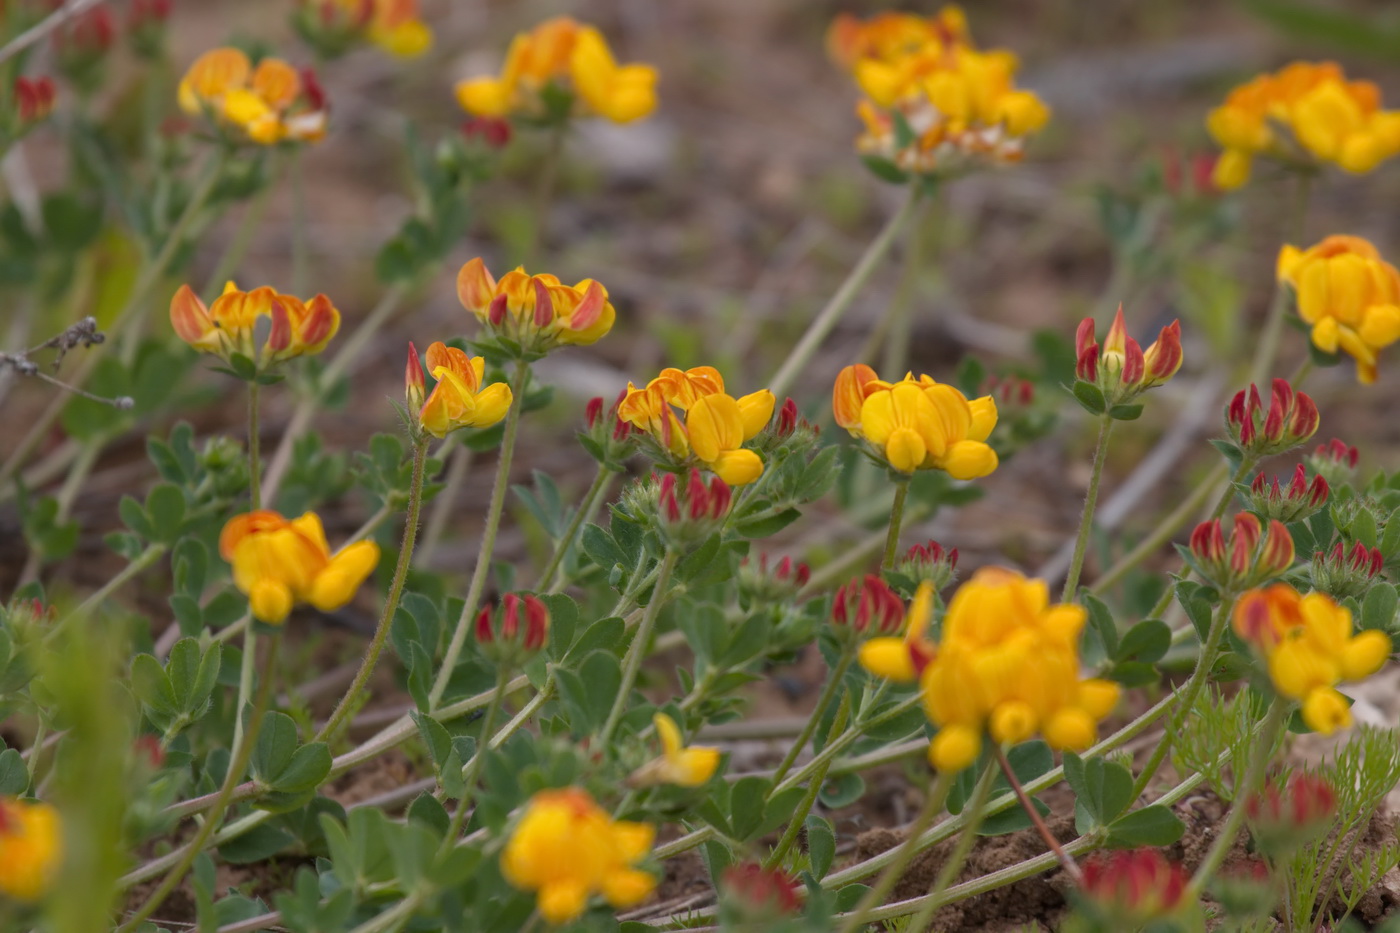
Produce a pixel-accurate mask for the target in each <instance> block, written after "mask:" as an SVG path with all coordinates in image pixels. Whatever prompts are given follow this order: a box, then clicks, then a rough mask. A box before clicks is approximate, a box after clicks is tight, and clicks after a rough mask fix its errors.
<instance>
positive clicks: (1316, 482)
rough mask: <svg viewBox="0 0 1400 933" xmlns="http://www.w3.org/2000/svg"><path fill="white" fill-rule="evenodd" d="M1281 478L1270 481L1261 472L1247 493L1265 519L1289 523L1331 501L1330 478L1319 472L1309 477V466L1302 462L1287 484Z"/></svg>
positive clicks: (1251, 503) (1256, 510)
mask: <svg viewBox="0 0 1400 933" xmlns="http://www.w3.org/2000/svg"><path fill="white" fill-rule="evenodd" d="M1278 480H1279V478H1278V477H1277V476H1275V477H1274V478H1273V481H1272V482H1270V481H1269V479H1268V478H1266V477H1265V476H1264V474H1263V473H1260V474H1259V475H1258V476H1256V477H1254V482H1253V483H1251V484H1250V487H1249V494H1248V495H1247V496H1246V498H1247V499H1248V500H1249V506H1250V508H1252V509H1253V510H1254V511H1255V512H1257V513H1258V514H1259V515H1260V516H1262V517H1263V518H1265V519H1270V520H1278V521H1281V522H1283V523H1285V524H1288V523H1290V522H1296V521H1301V520H1303V519H1305V518H1308V517H1309V516H1311V515H1313V514H1314V513H1315V512H1317V511H1318V510H1319V509H1321V508H1322V507H1323V506H1324V505H1326V504H1327V496H1328V494H1329V487H1328V485H1327V480H1325V479H1323V478H1322V475H1321V474H1318V475H1316V476H1314V477H1313V478H1312V480H1311V481H1309V480H1308V471H1307V468H1306V467H1304V466H1303V464H1301V463H1300V464H1298V467H1297V469H1295V470H1294V471H1293V479H1292V481H1290V482H1289V484H1288V486H1287V487H1284V486H1281V485H1280V484H1279V481H1278Z"/></svg>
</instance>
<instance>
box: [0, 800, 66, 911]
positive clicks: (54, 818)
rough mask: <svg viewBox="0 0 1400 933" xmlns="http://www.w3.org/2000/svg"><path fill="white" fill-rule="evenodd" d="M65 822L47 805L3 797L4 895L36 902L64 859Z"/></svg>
mask: <svg viewBox="0 0 1400 933" xmlns="http://www.w3.org/2000/svg"><path fill="white" fill-rule="evenodd" d="M62 843H63V838H62V823H61V822H60V820H59V817H58V811H57V810H55V809H54V808H53V807H51V806H49V805H48V804H46V803H40V802H38V801H27V800H17V799H15V798H14V797H0V894H3V895H4V896H5V897H8V898H11V899H13V900H17V901H25V902H30V901H36V900H38V899H39V898H41V897H43V896H44V894H45V892H47V891H48V889H49V887H50V886H51V884H52V883H53V878H54V875H55V873H56V872H57V871H58V865H59V861H60V859H61V858H62V857H63V845H62Z"/></svg>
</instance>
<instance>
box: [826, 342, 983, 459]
mask: <svg viewBox="0 0 1400 933" xmlns="http://www.w3.org/2000/svg"><path fill="white" fill-rule="evenodd" d="M831 405H832V409H833V411H834V413H835V415H836V423H837V424H839V425H840V426H841V427H843V428H845V429H846V430H847V431H849V432H850V433H851V435H852V436H853V437H858V438H861V439H862V440H864V441H865V442H866V444H867V445H868V448H869V449H870V452H871V453H872V454H874V455H875V457H876V458H877V459H879V460H880V461H881V462H883V463H885V464H887V465H888V466H889V467H890V469H892V470H894V471H896V472H898V473H914V472H915V471H916V470H943V471H944V472H946V473H947V474H948V475H949V476H951V477H953V478H954V479H962V480H970V479H979V478H981V477H983V476H986V475H988V474H989V473H991V472H992V471H993V470H995V469H996V468H997V455H996V451H994V450H992V448H991V447H990V446H988V444H987V437H988V436H989V435H990V434H991V433H992V428H994V427H996V423H997V405H996V402H995V401H993V399H992V397H991V396H983V397H982V398H978V399H973V400H971V401H969V400H968V398H967V396H965V395H963V394H962V393H961V392H959V391H958V390H957V389H955V388H953V387H952V386H950V385H945V384H943V383H939V382H934V381H933V379H932V377H930V376H920V377H919V378H918V379H915V378H914V376H913V374H912V373H911V374H906V375H905V377H904V378H903V379H901V380H900V381H899V382H895V383H889V382H885V381H884V380H882V379H880V378H879V377H878V376H876V375H875V371H874V370H873V369H871V368H870V367H869V366H866V365H864V364H857V365H855V366H847V367H846V368H845V369H843V370H841V372H840V373H838V374H837V376H836V385H835V387H834V388H833V390H832V400H831Z"/></svg>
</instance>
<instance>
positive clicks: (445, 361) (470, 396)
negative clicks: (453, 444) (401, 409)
mask: <svg viewBox="0 0 1400 933" xmlns="http://www.w3.org/2000/svg"><path fill="white" fill-rule="evenodd" d="M427 362H428V372H429V373H430V374H431V375H432V377H433V378H434V379H436V380H437V385H435V386H433V391H432V393H431V394H430V395H429V396H428V400H427V401H426V402H424V403H423V408H422V410H421V412H420V413H419V416H418V417H419V421H420V422H421V423H422V425H423V427H424V429H425V430H427V432H428V433H429V434H432V435H433V436H434V437H446V436H447V435H448V434H450V433H451V432H453V431H456V430H457V429H458V428H489V427H491V425H493V424H496V423H497V422H499V421H500V420H501V419H502V418H504V417H505V416H506V414H507V413H508V412H509V411H510V406H511V404H512V403H513V402H514V399H515V396H514V394H513V393H512V392H511V390H510V386H508V385H506V384H505V383H504V382H493V383H491V384H490V385H487V384H486V360H485V359H484V358H482V357H480V356H467V354H466V353H465V352H464V351H462V350H458V349H457V348H456V347H449V346H447V345H446V344H444V343H442V342H441V341H434V342H433V343H432V344H431V345H429V347H428V353H427ZM411 367H412V363H410V368H411Z"/></svg>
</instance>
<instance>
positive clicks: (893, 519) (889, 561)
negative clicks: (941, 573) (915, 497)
mask: <svg viewBox="0 0 1400 933" xmlns="http://www.w3.org/2000/svg"><path fill="white" fill-rule="evenodd" d="M908 498H909V480H907V479H902V480H899V481H898V482H896V483H895V484H894V502H893V504H891V505H890V527H889V531H887V532H885V554H884V557H882V558H881V559H880V569H881V570H888V569H890V568H891V567H893V566H894V558H895V555H896V554H897V553H899V527H900V525H901V524H902V523H903V522H904V500H906V499H908Z"/></svg>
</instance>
